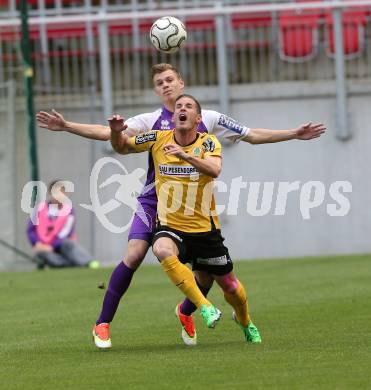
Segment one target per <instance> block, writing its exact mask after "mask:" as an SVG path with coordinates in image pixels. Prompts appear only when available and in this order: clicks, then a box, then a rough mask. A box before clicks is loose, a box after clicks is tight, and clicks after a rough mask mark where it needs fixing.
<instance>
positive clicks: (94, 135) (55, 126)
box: [36, 110, 138, 141]
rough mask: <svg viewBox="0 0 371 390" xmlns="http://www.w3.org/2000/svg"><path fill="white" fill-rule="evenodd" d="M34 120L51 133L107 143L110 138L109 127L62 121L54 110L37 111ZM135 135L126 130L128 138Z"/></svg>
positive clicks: (61, 116) (135, 131)
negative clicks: (68, 134)
mask: <svg viewBox="0 0 371 390" xmlns="http://www.w3.org/2000/svg"><path fill="white" fill-rule="evenodd" d="M36 120H37V122H38V125H39V126H40V127H43V128H45V129H48V130H51V131H67V132H68V133H71V134H76V135H79V136H81V137H84V138H89V139H95V140H97V141H109V140H110V138H111V129H110V128H109V126H102V125H97V124H96V125H91V124H84V123H76V122H69V121H66V120H65V119H64V117H63V115H62V114H60V113H59V112H57V111H55V110H52V113H51V114H49V113H48V112H45V111H39V112H38V113H37V114H36ZM137 133H138V131H137V130H135V129H126V134H127V135H129V137H131V136H133V135H136V134H137Z"/></svg>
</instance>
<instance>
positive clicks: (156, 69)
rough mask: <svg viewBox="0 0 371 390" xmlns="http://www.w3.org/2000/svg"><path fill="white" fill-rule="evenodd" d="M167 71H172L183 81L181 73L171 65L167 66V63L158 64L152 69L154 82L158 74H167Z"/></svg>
mask: <svg viewBox="0 0 371 390" xmlns="http://www.w3.org/2000/svg"><path fill="white" fill-rule="evenodd" d="M166 70H172V71H173V72H174V73H175V74H176V75H177V77H178V78H179V79H182V76H181V74H180V72H179V70H178V69H177V68H176V67H175V66H173V65H171V64H167V63H162V64H156V65H153V66H152V68H151V78H152V80H153V78H154V77H155V75H156V74H160V73H163V72H165V71H166Z"/></svg>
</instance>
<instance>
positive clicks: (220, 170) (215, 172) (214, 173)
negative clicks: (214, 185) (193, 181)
mask: <svg viewBox="0 0 371 390" xmlns="http://www.w3.org/2000/svg"><path fill="white" fill-rule="evenodd" d="M221 172H222V168H221V167H218V168H216V169H214V170H213V172H212V173H211V175H210V176H211V177H212V178H213V179H217V178H218V177H219V176H220V173H221Z"/></svg>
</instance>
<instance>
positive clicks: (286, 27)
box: [279, 10, 321, 62]
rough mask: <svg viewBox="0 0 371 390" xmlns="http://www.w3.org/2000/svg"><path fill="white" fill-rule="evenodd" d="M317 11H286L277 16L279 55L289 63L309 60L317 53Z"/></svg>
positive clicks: (318, 16) (318, 15)
mask: <svg viewBox="0 0 371 390" xmlns="http://www.w3.org/2000/svg"><path fill="white" fill-rule="evenodd" d="M320 17H321V15H320V13H319V12H317V10H311V11H301V12H295V11H286V12H282V13H281V14H280V16H279V55H280V58H281V59H282V60H285V61H289V62H304V61H308V60H311V59H312V58H314V57H315V56H316V54H317V53H318V41H319V37H318V36H319V34H318V28H319V19H320Z"/></svg>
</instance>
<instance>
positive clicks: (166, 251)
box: [152, 240, 175, 261]
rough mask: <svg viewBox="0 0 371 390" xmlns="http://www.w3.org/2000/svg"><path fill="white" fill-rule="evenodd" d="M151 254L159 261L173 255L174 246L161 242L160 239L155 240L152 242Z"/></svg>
mask: <svg viewBox="0 0 371 390" xmlns="http://www.w3.org/2000/svg"><path fill="white" fill-rule="evenodd" d="M152 250H153V254H154V255H155V256H156V257H157V258H158V259H159V261H162V260H164V259H166V258H167V257H169V256H174V255H175V253H174V248H173V247H172V246H171V245H169V244H168V243H166V242H163V241H161V240H157V241H156V242H155V243H154V244H153V249H152Z"/></svg>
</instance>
